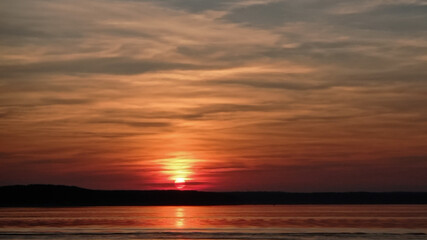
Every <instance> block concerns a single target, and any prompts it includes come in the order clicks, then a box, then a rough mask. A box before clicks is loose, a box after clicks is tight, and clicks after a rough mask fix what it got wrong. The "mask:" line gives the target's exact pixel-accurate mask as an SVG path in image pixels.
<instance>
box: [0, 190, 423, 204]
mask: <svg viewBox="0 0 427 240" xmlns="http://www.w3.org/2000/svg"><path fill="white" fill-rule="evenodd" d="M239 204H427V192H381V193H377V192H375V193H374V192H343V193H338V192H337V193H335V192H328V193H288V192H199V191H127V190H120V191H117V190H114V191H109V190H90V189H84V188H79V187H72V186H58V185H17V186H3V187H0V207H47V206H151V205H239Z"/></svg>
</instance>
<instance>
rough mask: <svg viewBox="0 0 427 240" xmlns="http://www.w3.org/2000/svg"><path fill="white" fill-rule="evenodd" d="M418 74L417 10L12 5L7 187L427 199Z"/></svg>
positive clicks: (2, 114) (388, 5) (2, 80)
mask: <svg viewBox="0 0 427 240" xmlns="http://www.w3.org/2000/svg"><path fill="white" fill-rule="evenodd" d="M426 65H427V1H425V0H357V1H353V0H298V1H296V0H215V1H213V0H145V1H143V0H141V1H139V0H91V1H87V0H2V1H1V2H0V185H11V184H34V183H38V184H64V185H75V186H80V187H86V188H93V189H175V184H174V182H175V181H177V184H178V187H179V189H181V188H182V189H186V190H202V191H292V192H319V191H427V174H426V172H427V107H426V106H427V67H426ZM184 181H185V187H184V188H183V182H184Z"/></svg>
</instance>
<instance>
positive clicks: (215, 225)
mask: <svg viewBox="0 0 427 240" xmlns="http://www.w3.org/2000/svg"><path fill="white" fill-rule="evenodd" d="M0 239H56V240H65V239H67V240H68V239H73V240H74V239H90V240H94V239H96V240H108V239H117V240H118V239H126V240H132V239H289V240H334V239H348V240H350V239H351V240H362V239H375V240H392V239H399V240H405V239H408V240H411V239H416V240H418V239H420V240H421V239H422V240H426V239H427V205H276V206H264V205H263V206H166V207H163V206H159V207H157V206H156V207H145V206H144V207H73V208H0Z"/></svg>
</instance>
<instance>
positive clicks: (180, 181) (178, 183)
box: [175, 178, 185, 189]
mask: <svg viewBox="0 0 427 240" xmlns="http://www.w3.org/2000/svg"><path fill="white" fill-rule="evenodd" d="M175 187H176V188H178V189H183V188H184V187H185V179H184V178H177V179H176V180H175Z"/></svg>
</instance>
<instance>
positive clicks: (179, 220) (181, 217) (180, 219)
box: [175, 207, 185, 228]
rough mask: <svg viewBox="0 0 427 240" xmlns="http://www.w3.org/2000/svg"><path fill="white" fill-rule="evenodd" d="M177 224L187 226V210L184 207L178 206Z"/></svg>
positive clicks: (177, 225) (179, 226) (176, 212)
mask: <svg viewBox="0 0 427 240" xmlns="http://www.w3.org/2000/svg"><path fill="white" fill-rule="evenodd" d="M175 226H176V227H177V228H183V227H185V210H184V208H181V207H179V208H177V209H176V210H175Z"/></svg>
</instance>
